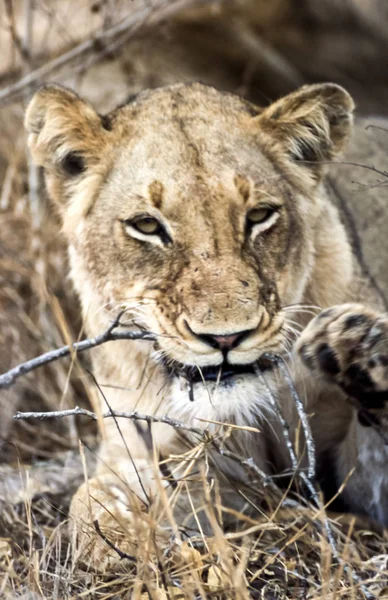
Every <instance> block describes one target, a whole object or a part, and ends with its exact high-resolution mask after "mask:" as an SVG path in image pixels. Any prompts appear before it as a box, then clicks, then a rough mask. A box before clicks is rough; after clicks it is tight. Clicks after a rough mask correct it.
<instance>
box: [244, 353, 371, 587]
mask: <svg viewBox="0 0 388 600" xmlns="http://www.w3.org/2000/svg"><path fill="white" fill-rule="evenodd" d="M265 358H266V359H268V360H270V361H271V362H274V363H275V364H276V366H277V367H279V368H280V370H281V371H282V374H283V376H284V378H285V381H286V383H287V385H288V386H289V389H290V392H291V397H292V399H293V400H294V402H295V405H296V409H297V411H298V415H299V418H300V421H301V424H302V427H303V433H304V436H305V440H306V446H307V456H308V471H307V473H306V472H305V471H304V470H303V469H299V468H298V467H299V465H298V461H297V458H296V455H295V451H294V447H293V445H292V442H291V439H290V434H289V429H290V426H289V424H288V423H287V421H286V420H285V419H284V417H283V415H282V413H281V410H280V407H279V405H278V403H277V400H276V398H275V397H274V396H273V394H272V392H271V389H270V387H269V385H268V383H267V381H266V379H265V377H264V375H263V374H262V372H261V370H260V368H259V367H257V368H256V373H257V375H258V377H259V378H260V380H261V381H262V383H263V385H264V386H265V388H266V391H267V393H268V396H269V400H270V402H271V404H272V406H273V408H274V410H275V412H276V415H277V417H278V418H279V420H280V422H281V424H282V427H283V434H284V437H285V440H286V444H287V448H288V451H289V455H290V460H291V464H292V468H293V471H294V472H295V474H296V475H298V476H299V477H300V479H301V480H302V482H303V483H304V485H305V487H306V489H307V490H308V491H309V493H310V495H311V498H312V499H313V501H314V503H315V504H316V506H317V508H319V509H320V512H321V514H322V515H323V524H324V528H325V531H326V536H327V540H328V542H329V545H330V548H331V551H332V553H333V557H334V559H335V560H336V561H337V563H338V564H341V565H342V567H343V568H344V570H345V572H346V573H347V574H348V575H349V576H350V577H351V578H352V579H353V581H354V582H355V583H357V585H359V586H360V587H361V589H362V591H363V593H364V594H365V597H366V598H368V599H372V598H374V595H371V594H370V592H369V591H368V590H367V588H366V587H365V586H364V584H363V583H362V581H361V580H360V578H359V576H358V575H357V573H355V572H354V571H353V570H352V569H350V568H349V566H348V565H347V564H346V563H345V561H344V560H343V558H342V556H341V555H340V553H339V552H338V548H337V542H336V539H335V535H334V532H333V529H332V526H331V524H330V522H329V519H328V518H327V517H326V512H325V509H324V506H323V504H322V502H321V499H320V496H319V493H318V490H317V488H316V482H315V466H316V459H315V444H314V441H313V437H312V433H311V429H310V425H309V423H308V417H307V414H306V411H305V408H304V405H303V402H302V401H301V399H300V398H299V395H298V393H297V391H296V389H295V386H294V384H293V381H292V378H291V375H290V372H289V370H288V367H287V365H286V363H285V361H284V359H283V358H282V357H281V356H279V355H274V354H266V355H265Z"/></svg>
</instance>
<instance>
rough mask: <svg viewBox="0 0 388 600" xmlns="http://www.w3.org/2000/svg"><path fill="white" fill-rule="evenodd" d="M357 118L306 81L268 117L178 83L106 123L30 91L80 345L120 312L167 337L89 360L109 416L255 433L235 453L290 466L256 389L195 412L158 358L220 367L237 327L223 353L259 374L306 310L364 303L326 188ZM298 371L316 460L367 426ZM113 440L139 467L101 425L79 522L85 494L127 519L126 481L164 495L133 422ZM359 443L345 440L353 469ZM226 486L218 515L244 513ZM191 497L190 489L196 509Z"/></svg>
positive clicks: (206, 394) (208, 394) (162, 431)
mask: <svg viewBox="0 0 388 600" xmlns="http://www.w3.org/2000/svg"><path fill="white" fill-rule="evenodd" d="M352 111H353V102H352V100H351V98H350V96H349V95H348V94H347V93H346V92H345V90H343V89H342V88H340V87H339V86H336V85H334V84H323V85H313V86H305V87H303V88H301V89H300V90H298V91H297V92H295V93H293V94H291V95H289V96H287V97H286V98H284V99H282V100H279V101H277V102H276V103H275V104H274V105H272V106H270V107H269V108H267V109H265V110H264V111H263V110H261V109H258V108H256V107H254V106H252V105H251V104H249V103H248V102H246V101H244V100H242V99H240V98H238V97H236V96H233V95H231V94H227V93H220V92H218V91H216V90H214V89H213V88H210V87H206V86H203V85H200V84H192V85H174V86H171V87H166V88H161V89H157V90H154V91H147V92H144V93H142V94H140V95H139V96H138V97H137V98H136V100H135V101H133V102H132V103H130V104H127V105H126V106H123V107H121V108H119V109H117V110H116V111H114V112H113V113H111V114H110V115H109V116H108V118H107V119H104V120H102V119H101V118H100V117H99V116H98V115H97V114H96V113H95V112H94V111H93V109H92V108H91V107H90V106H89V105H88V104H86V103H84V102H83V101H82V100H80V99H79V98H78V97H77V96H76V95H75V94H74V93H73V92H70V91H69V90H66V89H63V88H60V87H57V86H49V87H45V88H43V89H42V90H41V91H38V92H37V94H36V95H35V96H34V98H33V99H32V101H31V104H30V106H29V108H28V110H27V114H26V127H27V129H28V131H29V133H30V136H29V144H30V148H31V151H32V153H33V156H34V159H35V160H36V161H37V162H38V164H40V165H42V166H43V167H44V168H45V174H46V181H47V186H48V189H49V191H50V194H51V196H52V198H53V200H54V201H55V203H56V204H57V206H58V207H59V210H60V212H61V214H62V217H63V226H64V231H65V233H66V236H67V239H68V243H69V251H70V262H71V276H72V279H73V281H74V284H75V287H76V289H77V292H78V294H79V297H80V300H81V303H82V310H83V317H84V321H85V327H86V330H87V333H88V335H89V336H92V335H95V334H97V333H99V332H101V331H102V330H104V329H105V328H106V327H107V325H108V323H109V322H110V321H111V319H112V318H113V317H114V316H115V315H117V314H118V312H119V311H120V310H123V309H125V310H126V314H125V319H126V320H127V323H128V324H129V325H131V326H133V327H136V326H137V325H140V326H143V327H146V328H147V329H148V330H150V331H152V332H154V333H155V334H156V335H157V336H158V337H157V343H156V344H152V343H148V342H115V344H114V346H113V345H110V344H107V345H104V346H101V347H99V348H98V349H96V350H95V352H94V355H93V366H94V372H95V375H96V378H97V380H98V381H99V382H100V383H103V384H104V385H108V386H111V387H107V388H104V389H106V394H107V398H108V400H109V404H110V406H111V407H112V408H113V409H115V410H126V411H129V410H135V409H136V410H139V411H142V412H145V413H148V414H156V415H168V416H170V417H173V418H177V419H180V420H182V421H184V422H186V423H187V424H189V425H193V426H196V427H201V426H202V427H205V426H209V427H210V428H213V429H215V428H216V427H217V426H216V425H213V426H212V425H211V424H210V425H208V424H206V423H204V422H203V421H200V420H198V419H199V418H200V419H204V420H205V421H223V422H230V423H236V424H238V425H243V426H244V425H255V426H259V428H260V432H261V433H256V434H254V433H252V434H247V433H246V432H243V433H241V432H240V433H239V432H238V431H237V432H235V433H234V434H233V436H232V437H233V443H234V444H235V445H236V446H237V447H238V448H239V449H240V450H241V451H242V452H243V453H245V454H246V456H247V457H250V456H252V457H253V458H254V460H255V462H256V463H257V464H258V465H259V466H260V467H261V468H262V469H263V470H264V471H266V472H268V473H272V472H274V471H275V472H281V471H282V470H283V469H288V468H289V459H288V454H287V451H286V447H285V443H284V441H282V432H281V429H280V428H279V425H278V423H277V421H276V419H275V418H274V416H273V415H272V414H271V409H270V406H269V403H268V398H267V396H268V393H267V392H266V390H265V389H264V388H263V387H262V385H261V384H260V382H259V381H258V379H257V377H255V376H253V375H239V376H237V377H235V378H234V384H233V386H231V387H230V386H227V385H225V384H223V383H222V382H221V383H219V384H215V383H212V382H207V384H206V385H205V384H204V383H196V384H195V385H194V401H193V402H192V401H191V400H190V397H189V396H190V394H189V389H188V384H187V382H186V381H185V380H184V379H183V378H182V377H168V376H167V374H166V370H165V366H164V364H162V363H161V362H160V359H161V358H162V357H164V359H165V360H166V361H167V362H168V363H170V364H171V365H174V364H176V363H183V364H184V365H186V366H187V365H189V366H192V367H193V370H195V368H198V369H200V368H201V367H202V368H206V367H208V366H214V365H220V364H221V363H222V361H223V355H222V353H221V351H220V350H219V349H217V348H216V347H214V345H212V344H209V343H207V342H206V340H207V339H209V338H208V337H206V336H223V338H225V336H231V335H237V334H239V333H241V332H245V333H246V334H245V335H244V338H243V339H242V340H241V342H240V343H238V344H236V346H235V347H234V348H232V349H231V350H229V352H228V353H227V358H228V362H229V363H230V364H232V365H246V364H251V363H254V362H255V361H257V360H258V359H259V358H260V356H261V355H262V354H263V353H264V352H266V351H274V352H281V353H282V352H285V351H287V350H290V349H291V347H292V342H293V334H292V328H293V326H294V325H295V322H296V326H297V327H298V326H300V327H303V326H304V325H305V324H306V323H307V322H308V321H309V319H310V317H311V314H308V313H306V312H305V311H304V310H303V309H300V310H299V309H298V305H300V306H303V305H306V304H307V305H318V306H319V307H320V308H322V309H323V308H325V307H329V306H332V305H334V304H341V303H344V302H349V301H354V300H357V299H358V294H359V293H360V291H359V290H360V289H361V288H360V285H361V284H360V281H361V279H360V268H359V266H358V264H357V261H355V260H354V257H353V254H352V250H351V247H350V244H349V242H348V240H347V235H346V232H345V228H344V227H343V225H342V223H341V220H340V218H339V214H338V211H337V209H336V208H335V206H334V204H333V203H332V202H331V201H330V198H329V195H328V193H327V191H326V190H325V187H324V183H323V176H324V174H325V172H326V171H327V163H328V162H329V161H330V160H331V159H332V158H333V157H335V156H336V155H337V154H338V153H339V152H341V150H342V149H343V147H344V145H345V143H346V140H347V138H348V136H349V132H350V128H351V122H352ZM69 153H73V154H74V153H76V154H77V155H79V156H82V159H83V167H84V169H83V170H82V172H80V173H79V174H70V175H69V173H67V172H66V156H67V155H68V154H69ZM258 207H264V208H265V207H267V208H268V207H272V208H274V212H273V215H272V216H270V217H269V219H268V223H270V226H268V229H266V224H265V223H263V224H259V225H254V226H253V227H252V229H251V230H248V229H247V221H246V219H247V214H249V211H250V210H252V209H255V208H258ZM275 209H276V210H275ZM144 215H148V217H149V218H154V219H157V220H158V221H159V223H160V224H161V226H162V228H163V235H151V236H149V235H146V234H143V233H141V232H139V231H138V230H137V229H136V227H134V225H133V220H134V219H136V218H143V217H144ZM272 218H273V220H272V221H271V219H272ZM131 223H132V224H131ZM293 305H295V309H292V307H293ZM376 306H377V304H376ZM290 320H292V321H293V322H294V324H292V323H291V322H290ZM203 336H205V337H203ZM290 366H291V368H292V372H293V375H294V378H295V380H296V385H297V387H298V390H299V392H300V394H301V396H302V397H303V400H304V401H305V402H306V405H307V407H308V410H309V412H311V413H312V414H313V415H314V416H313V418H312V427H313V431H314V436H315V439H316V444H317V453H318V458H319V457H321V456H322V455H323V453H324V452H325V451H326V450H328V449H334V448H339V446H340V444H341V443H343V441H344V440H345V439H346V436H347V433H348V430H349V427H350V424H352V425H351V426H352V427H354V426H355V427H357V425H354V424H353V420H352V413H351V408H350V406H349V405H348V404H347V403H346V401H345V398H344V396H343V395H342V392H340V391H339V390H337V389H336V390H335V392H333V390H332V388H331V387H330V384H331V382H326V381H325V380H323V381H322V382H321V383H318V382H317V381H316V380H315V378H314V377H311V376H310V375H309V374H308V373H307V372H306V370H305V369H301V368H300V363H299V359H298V358H297V357H294V358H292V360H291V362H290ZM268 381H269V384H270V386H271V388H272V389H273V392H274V393H275V394H276V396H277V397H278V398H279V401H280V403H281V405H282V410H283V412H284V414H285V416H286V417H287V418H288V419H289V421H290V422H291V424H292V427H293V430H294V431H295V430H296V428H297V424H298V420H297V416H296V414H295V409H294V406H293V402H292V399H291V397H290V392H289V390H288V388H287V386H285V385H284V382H283V381H282V379H281V378H280V377H279V375H276V374H273V373H270V374H269V375H268ZM328 384H329V385H328ZM102 407H103V408H104V402H102ZM328 415H330V418H328ZM120 427H121V430H122V434H123V437H124V439H125V442H126V445H127V446H128V449H129V452H130V454H131V460H130V459H129V457H128V453H127V449H126V448H125V445H124V443H123V439H122V438H121V436H120V435H119V433H118V431H117V426H116V424H115V422H114V421H113V420H107V421H106V423H105V433H104V442H103V444H102V448H101V453H100V456H101V462H100V467H99V471H98V473H97V476H96V478H94V479H93V480H91V481H90V482H89V484H88V485H89V488H87V487H84V488H82V489H81V490H80V492H79V493H78V496H77V498H76V499H75V500H74V501H73V507H72V514H73V517H74V518H75V519H77V518H78V517H79V516H80V515H81V516H82V518H85V519H87V518H88V508H87V507H88V503H89V500H88V499H87V498H88V489H89V490H92V491H91V496H93V495H94V492H95V493H97V494H98V495H99V496H100V495H101V490H102V489H106V490H109V498H110V500H109V499H108V495H107V496H106V498H107V502H108V504H109V503H110V504H109V506H110V507H111V509H110V510H111V511H113V513H114V514H116V513H117V514H120V515H121V517H122V518H123V519H124V520H125V521H127V520H128V514H130V513H128V510H130V508H128V506H127V508H125V506H126V505H125V496H124V500H123V495H122V494H123V490H125V489H126V485H127V484H129V486H130V488H131V489H132V490H133V491H134V492H135V494H136V495H137V496H138V497H140V498H142V499H144V496H145V494H146V493H147V490H148V491H149V490H151V492H150V493H155V491H156V490H155V489H154V483H153V481H154V475H153V473H154V467H153V466H152V462H153V461H152V452H151V453H150V449H149V447H148V446H147V443H146V436H143V435H141V432H140V431H139V430H137V429H136V428H135V426H134V425H133V423H132V422H130V421H124V422H121V423H120ZM274 436H275V437H274ZM152 438H153V443H154V446H155V449H156V450H157V451H158V452H160V453H161V455H162V456H164V457H166V456H169V455H171V454H174V453H175V454H176V453H182V452H184V451H186V446H185V444H183V443H182V440H181V437H180V436H179V435H178V434H177V433H176V432H175V431H174V429H172V428H171V427H168V426H167V425H160V424H156V425H154V426H153V427H152ZM362 443H363V442H362ZM354 444H355V441H354V439H351V440H349V441H348V443H347V445H346V447H345V450H344V452H345V454H346V456H348V455H350V454H351V453H352V452H353V451H354ZM355 452H356V456H358V453H359V449H358V448H356V450H355ZM341 456H342V455H341ZM301 460H302V463H303V460H305V459H304V458H303V457H301ZM345 462H346V461H345ZM134 464H135V465H136V467H137V470H138V471H139V472H140V475H141V478H142V480H143V481H144V483H143V486H142V485H140V483H139V477H138V474H137V473H136V470H135V469H134V467H133V465H134ZM182 465H183V466H181V467H180V469H179V470H178V471H177V472H176V473H175V476H176V477H177V478H179V474H180V473H182V469H184V463H182ZM221 467H222V469H223V471H224V473H225V474H226V476H228V477H231V478H232V479H233V480H239V479H241V478H243V477H244V474H243V472H240V470H239V469H238V468H237V467H236V466H235V465H233V464H229V463H228V462H227V461H225V464H224V465H221ZM347 467H348V465H347ZM347 467H346V468H347ZM344 470H346V469H342V471H341V474H342V475H343V476H345V473H344V472H343V471H344ZM366 485H367V484H366ZM220 487H221V490H224V491H225V498H224V500H225V503H226V504H229V505H230V506H233V507H240V508H241V500H240V498H239V497H238V496H237V495H234V494H233V493H231V491H230V485H229V484H228V483H227V480H226V481H225V482H223V481H220ZM143 488H144V489H143ZM197 488H198V485H196V484H194V483H193V484H192V493H193V496H194V497H195V496H196V494H197ZM93 490H94V492H93ZM115 490H116V491H115ZM152 490H153V491H152ZM112 496H114V498H113V499H112ZM198 497H199V496H198ZM182 502H183V508H182V507H181V515H182V514H184V515H186V516H187V514H188V513H190V512H191V510H190V509H189V508H188V504H187V503H185V502H184V501H182ZM355 505H356V503H355ZM101 506H102V504H101V503H99V504H95V505H94V507H92V509H91V510H92V513H93V515H94V516H95V515H97V516H98V517H99V518H103V519H104V520H106V519H108V521H109V517H108V516H107V513H106V512H104V510H103V509H102V508H101ZM120 507H121V508H120ZM112 519H113V517H112ZM113 520H114V519H113Z"/></svg>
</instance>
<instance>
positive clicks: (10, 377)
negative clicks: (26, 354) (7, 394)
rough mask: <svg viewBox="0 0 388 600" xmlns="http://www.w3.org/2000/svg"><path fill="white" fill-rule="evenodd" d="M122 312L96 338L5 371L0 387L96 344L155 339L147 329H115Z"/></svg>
mask: <svg viewBox="0 0 388 600" xmlns="http://www.w3.org/2000/svg"><path fill="white" fill-rule="evenodd" d="M121 314H122V313H121ZM121 314H120V315H119V316H118V317H117V319H115V321H113V323H112V324H111V325H110V327H108V329H107V330H106V331H104V333H101V334H100V335H97V336H96V337H95V338H90V339H87V340H82V341H81V342H75V343H74V344H71V345H69V346H63V347H62V348H58V349H57V350H50V351H49V352H46V353H45V354H41V355H40V356H37V357H36V358H32V359H31V360H28V361H26V362H25V363H22V364H20V365H18V366H17V367H14V368H13V369H10V370H9V371H7V372H6V373H3V374H2V375H0V389H2V388H8V387H10V386H11V385H12V384H13V383H14V382H15V381H16V379H18V378H19V377H22V375H26V374H27V373H30V372H31V371H34V370H35V369H38V368H39V367H42V366H43V365H47V364H49V363H51V362H54V361H56V360H59V359H60V358H64V357H65V356H69V355H71V354H73V353H78V352H85V350H90V349H91V348H95V347H96V346H101V344H106V342H114V341H116V340H147V341H155V339H156V335H155V334H153V333H150V332H147V331H115V329H117V328H118V327H119V326H120V325H121V323H120V317H121Z"/></svg>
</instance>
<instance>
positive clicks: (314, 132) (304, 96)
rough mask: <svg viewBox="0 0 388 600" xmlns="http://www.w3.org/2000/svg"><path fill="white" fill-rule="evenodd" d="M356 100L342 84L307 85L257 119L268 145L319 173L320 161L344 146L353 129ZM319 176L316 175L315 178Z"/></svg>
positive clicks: (333, 154) (275, 103)
mask: <svg viewBox="0 0 388 600" xmlns="http://www.w3.org/2000/svg"><path fill="white" fill-rule="evenodd" d="M353 110H354V102H353V100H352V98H351V96H350V95H349V94H348V93H347V92H346V91H345V90H344V89H343V88H342V87H340V86H339V85H336V84H334V83H324V84H317V85H305V86H303V87H302V88H300V89H299V90H297V91H296V92H293V93H291V94H289V95H288V96H286V97H285V98H281V99H280V100H278V101H277V102H274V104H271V106H269V107H268V108H267V109H265V110H264V111H263V112H262V113H261V115H260V116H259V117H258V118H257V120H258V124H259V126H260V131H262V132H263V133H264V134H266V138H267V140H268V148H269V149H271V147H272V148H274V149H276V152H277V153H278V154H279V153H280V154H283V156H284V158H287V159H290V160H291V161H294V162H297V163H301V164H303V166H305V167H306V168H310V170H311V171H313V172H314V173H315V175H318V174H319V173H320V172H321V170H322V169H321V168H320V167H319V162H326V161H330V160H331V159H332V158H333V157H334V156H335V155H337V154H338V153H339V152H341V150H342V149H343V147H344V145H345V143H346V140H347V138H348V136H349V133H350V131H351V126H352V121H353ZM314 178H316V177H314Z"/></svg>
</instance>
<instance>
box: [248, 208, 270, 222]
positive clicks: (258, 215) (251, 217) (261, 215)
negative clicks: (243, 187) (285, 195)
mask: <svg viewBox="0 0 388 600" xmlns="http://www.w3.org/2000/svg"><path fill="white" fill-rule="evenodd" d="M273 212H274V211H273V209H272V208H254V209H252V210H251V211H249V213H248V214H247V222H248V224H249V225H256V224H257V223H263V222H264V221H266V220H267V219H268V218H269V217H270V216H271V215H272V214H273Z"/></svg>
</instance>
